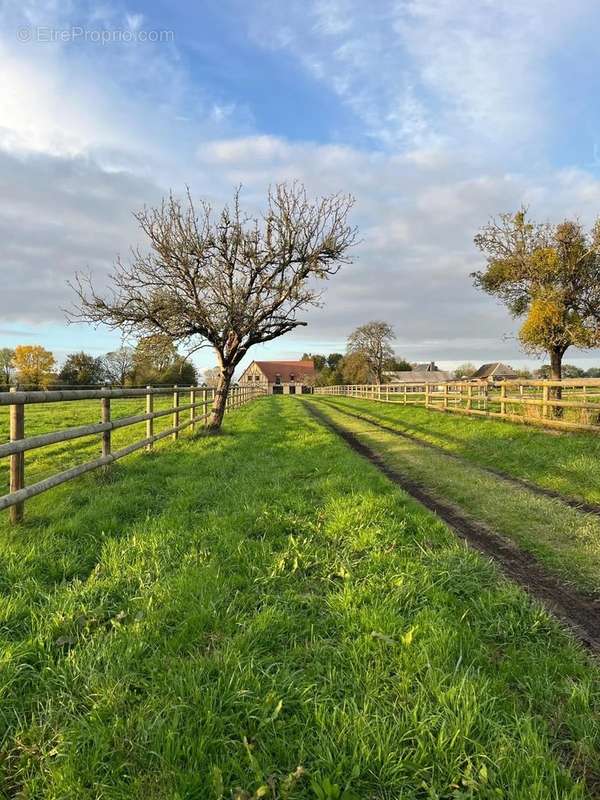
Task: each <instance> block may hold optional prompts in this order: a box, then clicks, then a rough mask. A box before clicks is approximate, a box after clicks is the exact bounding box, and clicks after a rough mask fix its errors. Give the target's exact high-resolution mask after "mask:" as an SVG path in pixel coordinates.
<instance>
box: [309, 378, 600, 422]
mask: <svg viewBox="0 0 600 800" xmlns="http://www.w3.org/2000/svg"><path fill="white" fill-rule="evenodd" d="M315 393H316V394H325V395H334V396H343V397H357V398H362V399H365V400H375V401H377V402H381V403H397V404H402V405H421V406H425V407H426V408H430V409H434V410H437V411H450V412H455V413H459V414H472V415H474V416H485V417H498V418H502V419H507V420H511V421H512V422H524V423H530V424H533V425H543V426H545V427H551V428H562V429H567V430H568V429H573V430H587V431H593V432H600V379H597V378H588V379H584V378H578V379H570V380H563V381H535V380H523V381H516V380H511V381H503V382H502V383H497V384H492V383H480V382H475V381H448V382H445V383H401V384H394V383H385V384H361V385H343V386H321V387H317V388H316V389H315Z"/></svg>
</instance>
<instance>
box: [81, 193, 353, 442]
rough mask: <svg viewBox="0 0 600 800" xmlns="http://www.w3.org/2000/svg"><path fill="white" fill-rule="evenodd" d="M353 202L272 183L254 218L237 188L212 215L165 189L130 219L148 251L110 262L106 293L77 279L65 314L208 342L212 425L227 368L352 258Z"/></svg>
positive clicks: (279, 328)
mask: <svg viewBox="0 0 600 800" xmlns="http://www.w3.org/2000/svg"><path fill="white" fill-rule="evenodd" d="M353 203H354V199H353V198H352V197H351V196H349V195H341V194H334V195H331V196H329V197H323V198H320V199H318V200H316V201H310V200H309V199H308V198H307V194H306V190H305V188H304V186H303V185H302V184H300V183H292V184H278V185H277V186H275V188H274V189H273V190H271V191H270V192H269V195H268V203H267V210H266V212H265V214H264V215H263V217H262V218H261V219H260V220H259V219H253V218H251V217H250V216H249V215H247V214H245V213H244V212H243V211H242V210H241V208H240V189H239V188H238V189H237V190H236V192H235V194H234V199H233V203H232V206H231V207H229V206H226V207H225V208H223V210H222V211H221V212H219V213H218V214H216V213H215V212H214V211H213V209H212V208H211V206H210V205H209V204H208V203H206V202H201V203H200V205H199V206H198V210H196V207H195V205H194V203H193V201H192V198H191V195H190V193H189V190H188V192H187V195H186V198H185V200H184V201H183V202H182V201H181V200H179V199H177V198H176V197H175V196H174V195H173V194H170V195H169V197H168V198H166V199H164V200H163V202H162V203H161V205H160V207H159V208H144V209H142V211H140V212H138V213H137V214H135V215H134V216H135V218H136V220H137V222H138V224H139V226H140V228H141V230H142V231H143V232H144V234H145V235H146V237H147V239H148V241H149V246H150V247H149V250H148V251H147V252H145V251H142V250H141V249H139V248H136V249H133V250H132V252H131V258H130V260H129V262H123V261H122V260H120V259H117V261H116V263H115V267H114V270H113V272H112V274H111V276H110V282H111V288H110V290H109V291H108V292H107V293H106V294H100V293H98V292H97V291H96V290H95V289H94V286H93V283H92V281H91V278H90V276H86V275H77V276H76V277H75V281H74V284H73V288H74V290H75V293H76V295H77V298H78V300H77V306H76V309H75V310H74V311H72V312H71V313H70V315H69V316H70V319H71V320H72V321H85V322H89V323H92V324H96V325H99V324H102V325H107V326H109V327H111V328H116V329H119V330H122V331H124V332H126V333H127V334H134V335H137V336H148V335H152V334H157V333H160V334H166V335H167V336H169V337H170V338H171V339H172V340H173V341H175V342H184V343H186V344H187V345H188V346H189V347H191V348H194V349H196V348H198V347H200V346H203V345H206V344H210V345H212V347H213V348H214V349H215V351H216V354H217V358H218V361H219V365H220V368H221V370H222V374H221V377H222V385H221V384H220V387H221V388H222V389H223V391H222V392H220V393H219V392H218V398H217V402H216V403H215V412H214V413H213V417H212V419H211V426H212V427H214V428H219V427H220V424H221V419H222V412H223V409H224V401H225V398H226V395H227V391H228V389H229V384H230V382H231V378H232V375H233V371H234V369H235V367H236V366H237V364H239V362H240V361H241V359H242V358H243V357H244V356H245V355H246V353H247V352H248V350H249V349H250V348H251V347H252V346H253V345H255V344H259V343H261V342H267V341H271V340H273V339H276V338H278V337H279V336H283V335H284V334H286V333H288V332H290V331H292V330H294V329H295V328H297V327H299V326H301V325H304V324H305V323H304V322H303V321H302V320H300V319H299V318H298V314H299V313H300V312H301V311H302V310H303V309H304V308H306V307H308V306H318V305H320V299H321V292H320V291H319V289H318V287H317V282H319V281H322V280H327V279H328V278H329V277H331V276H332V275H335V274H336V273H337V272H338V270H339V269H340V267H341V265H342V264H345V263H349V262H350V258H349V256H348V252H349V250H350V248H351V247H352V245H353V244H355V242H356V229H355V228H353V227H351V226H349V224H348V222H347V218H348V215H349V212H350V210H351V208H352V205H353Z"/></svg>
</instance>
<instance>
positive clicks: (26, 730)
mask: <svg viewBox="0 0 600 800" xmlns="http://www.w3.org/2000/svg"><path fill="white" fill-rule="evenodd" d="M0 617H1V623H0V636H1V637H2V646H1V649H0V654H1V655H0V742H1V744H0V796H3V797H6V798H16V797H19V798H49V799H50V798H51V799H52V800H58V799H59V798H60V799H61V800H63V798H78V799H80V798H90V800H91V799H92V798H94V799H96V798H111V800H112V799H113V798H114V799H116V798H119V799H122V800H125V798H127V799H129V798H144V800H151V799H153V798H157V799H158V798H172V799H173V800H183V799H184V798H185V799H186V800H188V799H189V800H192V799H194V800H195V799H196V798H197V799H198V800H201V799H204V798H214V800H220V799H223V798H237V799H238V800H243V799H245V800H248V799H249V798H264V797H266V798H281V800H284V799H285V798H289V799H290V800H300V798H303V799H306V800H308V799H309V798H314V799H315V800H342V798H345V800H352V799H353V798H360V800H366V799H367V798H373V799H375V798H377V800H392V799H393V800H396V799H397V798H406V799H408V798H411V799H412V798H414V799H415V800H417V798H419V799H421V798H423V799H425V798H427V799H432V798H440V799H441V798H490V799H491V798H506V799H507V800H509V799H510V800H518V799H519V798H527V799H528V800H536V799H537V800H547V798H557V800H558V798H561V800H569V799H571V798H588V797H593V796H597V795H596V794H595V792H596V789H597V786H598V780H599V776H600V763H599V752H600V749H599V745H600V680H599V678H600V672H599V670H598V667H597V666H596V665H595V664H594V663H593V662H592V661H591V660H590V658H589V656H588V655H587V654H586V653H585V652H584V651H583V650H582V649H581V648H580V647H579V646H578V645H577V644H576V643H575V642H574V641H573V640H572V638H571V637H570V635H569V634H567V633H566V632H565V631H564V630H563V629H561V628H560V626H559V625H558V624H557V623H556V622H555V621H553V620H552V619H551V618H550V617H549V615H548V614H547V613H546V612H545V611H544V610H543V609H542V608H541V607H540V606H539V605H538V604H536V603H535V602H533V601H531V600H530V599H529V598H528V597H527V596H526V595H525V594H524V593H523V592H522V591H521V590H520V589H518V588H517V587H515V586H514V585H512V584H510V583H508V582H507V581H505V580H504V579H503V578H502V577H501V576H500V575H499V573H498V571H497V570H496V569H495V568H494V566H493V565H492V564H491V563H489V562H487V561H486V560H485V559H483V558H482V557H480V556H479V555H477V554H475V553H474V552H472V551H470V550H469V549H467V548H466V547H465V546H464V545H463V544H462V543H461V542H459V541H458V540H457V539H456V538H455V537H454V536H453V535H452V533H451V532H450V531H449V530H448V529H447V528H446V527H445V526H444V525H443V524H442V523H441V522H439V521H438V520H437V519H436V518H435V517H433V516H432V515H431V514H429V513H427V512H426V511H425V510H423V509H422V508H421V507H419V506H418V505H417V504H416V503H414V502H413V501H412V500H411V499H410V498H409V497H407V496H406V495H404V494H403V493H402V492H401V491H399V490H398V489H397V488H396V487H394V486H393V485H392V484H391V483H390V482H389V481H388V480H387V479H386V478H384V477H383V476H382V475H381V474H380V473H379V472H378V471H377V470H376V469H375V468H374V467H372V466H371V465H370V464H368V463H366V462H365V461H364V460H362V459H361V458H360V457H359V456H357V455H356V454H354V453H353V452H351V451H350V449H349V448H348V447H347V446H346V445H345V444H344V443H343V442H342V441H341V440H340V439H339V438H337V437H336V436H335V435H334V434H333V433H331V432H330V431H328V430H327V429H326V428H324V427H323V426H322V425H320V424H319V423H318V422H316V421H315V420H313V419H312V418H311V417H310V416H309V415H308V412H307V409H306V408H305V406H304V403H303V402H302V401H299V400H298V399H295V398H276V397H275V398H274V397H271V398H265V399H262V400H259V401H257V402H255V403H252V404H250V405H249V406H246V407H245V408H243V409H241V410H239V411H236V412H234V413H232V414H231V415H229V416H228V418H227V419H226V423H225V430H224V432H223V435H221V436H219V437H213V438H202V437H198V438H191V437H187V436H186V437H182V439H181V440H180V441H179V442H178V443H174V444H168V445H165V446H164V447H161V448H160V449H158V450H157V451H156V452H154V453H151V454H146V453H141V454H138V455H134V456H132V457H131V458H128V459H125V460H124V461H123V462H121V463H120V464H117V465H113V468H112V469H111V472H110V475H109V477H102V476H101V475H99V474H92V475H89V476H86V477H84V478H82V479H80V480H78V481H77V482H75V483H70V484H67V485H64V486H61V487H59V488H57V489H55V490H53V491H51V492H49V493H47V494H45V495H42V496H40V497H38V498H35V499H34V500H32V501H31V502H30V503H28V505H27V517H26V521H25V523H24V524H23V525H22V526H20V527H19V528H15V529H11V528H9V526H8V524H7V520H6V515H5V516H4V517H3V518H2V520H1V522H0Z"/></svg>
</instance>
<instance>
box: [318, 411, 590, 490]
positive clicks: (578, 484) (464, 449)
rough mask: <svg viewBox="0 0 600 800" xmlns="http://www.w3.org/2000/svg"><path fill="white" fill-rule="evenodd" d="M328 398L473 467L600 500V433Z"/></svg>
mask: <svg viewBox="0 0 600 800" xmlns="http://www.w3.org/2000/svg"><path fill="white" fill-rule="evenodd" d="M325 400H326V402H327V403H331V404H337V405H339V407H340V408H341V409H344V408H345V409H347V410H349V411H353V412H354V413H360V414H362V415H363V416H371V418H373V419H375V420H378V421H380V422H384V423H385V424H386V425H392V426H395V427H397V428H398V430H400V431H405V432H407V433H410V434H411V435H412V436H417V437H418V438H420V439H422V440H423V441H424V442H430V443H432V444H435V445H437V446H438V447H442V448H444V450H447V451H448V452H449V453H453V454H455V455H459V456H461V458H464V459H467V460H468V461H471V462H472V463H473V464H475V465H479V466H484V467H492V468H494V469H498V470H501V471H503V472H506V473H508V474H509V475H514V476H515V477H517V478H523V479H525V480H528V481H531V482H532V483H536V484H538V485H540V486H543V487H545V488H548V489H552V490H554V491H558V492H561V493H562V494H564V495H566V496H568V497H573V498H578V499H581V500H587V501H590V502H593V503H600V437H598V436H595V435H593V434H588V433H575V432H571V431H568V432H563V431H556V430H544V429H542V428H533V427H529V426H527V425H522V424H519V423H511V422H507V421H505V420H494V419H485V418H481V417H464V416H462V415H459V414H452V413H451V412H448V413H443V412H440V411H436V410H430V409H427V408H423V407H419V406H410V405H408V406H404V405H401V404H395V403H394V404H392V403H389V404H388V403H378V402H373V401H372V400H360V399H356V398H346V397H327V398H325Z"/></svg>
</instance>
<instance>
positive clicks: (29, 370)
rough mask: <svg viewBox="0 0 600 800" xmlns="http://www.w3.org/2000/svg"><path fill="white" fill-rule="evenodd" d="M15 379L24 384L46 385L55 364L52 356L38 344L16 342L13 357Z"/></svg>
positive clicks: (41, 386)
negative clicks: (15, 371) (15, 372)
mask: <svg viewBox="0 0 600 800" xmlns="http://www.w3.org/2000/svg"><path fill="white" fill-rule="evenodd" d="M13 362H14V365H15V369H16V370H17V380H18V381H19V383H21V384H24V385H26V386H35V387H36V388H43V387H45V386H47V384H48V381H49V379H50V377H51V374H52V370H53V369H54V366H55V364H56V361H55V359H54V356H53V355H52V353H51V352H50V351H49V350H46V349H45V348H44V347H42V346H41V345H39V344H18V345H17V346H16V347H15V355H14V359H13Z"/></svg>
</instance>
